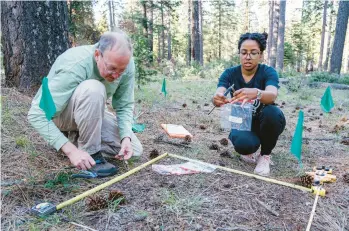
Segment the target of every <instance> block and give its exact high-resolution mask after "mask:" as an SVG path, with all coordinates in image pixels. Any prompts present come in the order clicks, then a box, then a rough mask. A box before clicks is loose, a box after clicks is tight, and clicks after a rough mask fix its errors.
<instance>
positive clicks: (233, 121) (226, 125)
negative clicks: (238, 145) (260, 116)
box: [221, 103, 252, 131]
mask: <svg viewBox="0 0 349 231" xmlns="http://www.w3.org/2000/svg"><path fill="white" fill-rule="evenodd" d="M251 126H252V104H250V103H246V104H245V105H244V106H241V103H234V104H225V105H224V106H222V109H221V128H222V129H223V130H225V131H230V130H231V129H237V130H240V131H251Z"/></svg>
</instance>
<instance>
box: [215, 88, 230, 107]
mask: <svg viewBox="0 0 349 231" xmlns="http://www.w3.org/2000/svg"><path fill="white" fill-rule="evenodd" d="M212 101H213V104H214V105H215V106H216V107H220V106H222V105H224V104H226V103H229V102H230V100H229V99H227V98H226V97H225V96H224V93H222V92H216V94H215V95H214V96H213V100H212Z"/></svg>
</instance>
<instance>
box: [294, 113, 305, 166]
mask: <svg viewBox="0 0 349 231" xmlns="http://www.w3.org/2000/svg"><path fill="white" fill-rule="evenodd" d="M303 120H304V113H303V111H302V110H301V111H299V115H298V122H297V127H296V130H295V132H294V135H293V138H292V144H291V153H292V154H293V155H294V156H295V157H296V158H297V159H298V162H299V164H300V166H301V167H302V139H303V137H302V134H303Z"/></svg>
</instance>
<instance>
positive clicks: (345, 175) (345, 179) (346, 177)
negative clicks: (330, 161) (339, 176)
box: [343, 172, 349, 184]
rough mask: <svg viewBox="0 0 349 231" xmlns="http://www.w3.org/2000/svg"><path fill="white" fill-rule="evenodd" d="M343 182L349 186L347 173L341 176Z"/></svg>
mask: <svg viewBox="0 0 349 231" xmlns="http://www.w3.org/2000/svg"><path fill="white" fill-rule="evenodd" d="M343 179H344V182H346V183H348V184H349V172H348V173H346V174H344V175H343Z"/></svg>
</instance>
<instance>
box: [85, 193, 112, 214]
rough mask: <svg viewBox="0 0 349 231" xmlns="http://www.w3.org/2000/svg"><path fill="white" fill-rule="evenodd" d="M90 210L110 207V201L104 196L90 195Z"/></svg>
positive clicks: (88, 202)
mask: <svg viewBox="0 0 349 231" xmlns="http://www.w3.org/2000/svg"><path fill="white" fill-rule="evenodd" d="M86 205H87V208H88V210H89V211H96V210H100V209H104V208H107V207H108V201H107V200H106V199H105V198H103V197H102V196H98V195H96V196H89V197H88V198H87V201H86Z"/></svg>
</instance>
